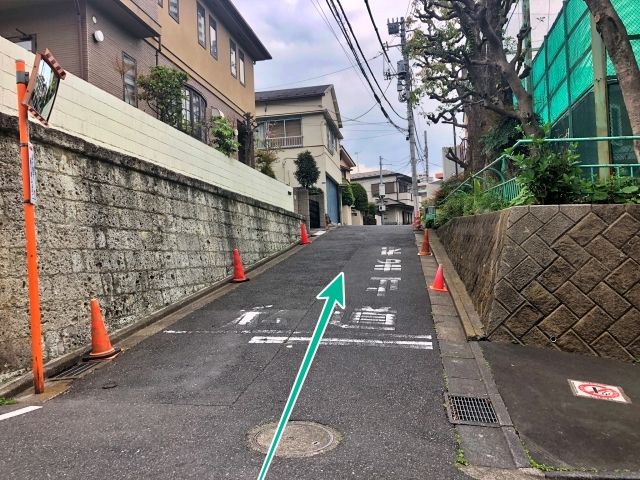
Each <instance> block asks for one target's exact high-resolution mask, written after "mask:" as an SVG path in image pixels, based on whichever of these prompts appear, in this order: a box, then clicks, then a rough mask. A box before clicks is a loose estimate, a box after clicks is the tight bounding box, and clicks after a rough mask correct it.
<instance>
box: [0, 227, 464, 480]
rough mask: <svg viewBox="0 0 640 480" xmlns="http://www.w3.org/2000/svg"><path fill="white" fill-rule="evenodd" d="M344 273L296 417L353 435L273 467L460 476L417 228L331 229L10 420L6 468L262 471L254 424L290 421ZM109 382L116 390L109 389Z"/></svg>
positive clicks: (92, 473)
mask: <svg viewBox="0 0 640 480" xmlns="http://www.w3.org/2000/svg"><path fill="white" fill-rule="evenodd" d="M340 271H344V273H345V278H346V295H347V297H346V302H347V308H346V309H345V310H344V311H341V312H339V313H337V314H335V315H334V317H333V319H332V323H331V325H329V327H328V329H327V331H326V333H325V339H327V341H326V342H325V343H323V344H322V345H321V346H320V349H319V351H318V354H317V355H316V359H315V362H314V364H313V366H312V368H311V371H310V373H309V376H308V378H307V382H306V384H305V386H304V389H303V391H302V394H301V396H300V398H299V400H298V403H297V405H296V407H295V410H294V412H293V415H292V420H304V421H312V422H318V423H320V424H322V425H328V426H330V427H332V428H334V429H336V430H337V431H338V432H340V434H341V437H342V438H341V441H340V444H339V445H338V446H337V447H336V448H335V449H333V450H330V451H328V452H325V453H322V454H319V455H316V456H312V457H306V458H279V457H277V458H276V459H275V460H274V463H273V465H272V467H271V470H270V472H269V475H268V478H272V479H281V480H282V479H291V480H293V479H295V480H302V479H309V480H311V479H314V480H318V479H348V478H353V479H438V480H444V479H458V478H460V479H461V478H467V477H466V476H465V475H463V474H462V473H461V472H459V471H458V470H457V469H456V468H455V466H454V461H455V440H454V431H453V429H452V427H451V426H450V425H449V423H448V421H447V419H446V413H445V410H444V407H443V395H442V393H443V389H444V381H443V377H442V368H441V363H440V359H439V352H438V346H437V341H436V339H435V332H434V328H433V323H432V320H431V318H430V315H429V311H430V308H429V305H428V300H427V295H426V294H425V290H424V288H425V282H424V278H423V276H422V272H421V269H420V262H419V259H418V257H417V256H416V248H415V243H414V236H413V233H412V232H411V230H410V228H409V227H391V226H389V227H345V228H340V229H337V230H335V231H332V232H329V233H327V234H325V235H324V236H322V237H320V238H318V239H317V240H316V241H314V242H313V243H312V244H311V245H309V246H307V247H305V248H304V249H302V250H301V251H300V252H298V253H296V254H295V255H294V256H292V257H290V258H289V259H287V260H286V261H284V262H281V263H279V264H278V265H276V266H275V267H274V268H272V269H270V270H269V271H267V272H266V273H264V274H262V275H260V276H258V277H256V278H254V279H253V280H251V281H250V282H247V283H244V284H242V285H240V286H239V287H238V288H237V289H235V290H233V291H232V292H231V293H229V294H227V295H225V296H223V297H221V298H219V299H218V300H216V301H214V302H212V303H210V304H208V305H206V306H205V307H204V308H202V309H201V310H198V311H196V312H194V313H192V314H190V315H189V316H187V317H185V318H184V319H182V320H180V321H179V322H177V323H176V324H174V325H173V326H172V327H171V329H170V330H165V331H163V332H161V333H158V334H156V335H154V336H152V337H149V338H147V339H146V340H144V341H143V342H142V343H140V344H139V345H138V346H136V347H135V348H133V349H131V350H129V351H126V352H125V353H124V354H122V355H120V356H119V357H118V358H117V359H116V360H114V361H113V362H111V363H110V364H109V365H107V366H105V367H104V368H100V369H98V370H96V371H95V372H93V373H91V374H89V375H88V376H86V377H85V378H83V379H82V380H79V381H76V382H75V383H74V384H73V386H72V388H71V390H70V391H69V392H68V393H67V394H65V395H63V396H60V397H58V398H55V399H54V400H51V401H50V402H47V403H46V404H45V405H44V407H43V408H42V409H40V410H36V411H33V412H30V413H27V414H24V415H21V416H17V417H13V418H10V419H7V420H3V421H0V438H2V447H1V448H2V453H1V454H0V477H1V478H6V479H41V478H56V479H58V478H68V479H83V480H84V479H87V478H109V479H115V478H127V479H129V478H131V479H151V478H153V479H169V478H171V479H174V478H175V479H187V478H189V479H191V478H193V479H243V480H244V479H255V478H257V476H258V472H259V470H260V466H261V464H262V460H263V458H264V456H263V455H262V454H260V453H257V452H255V451H253V450H251V449H249V448H248V446H247V432H249V431H250V430H251V429H252V428H254V427H256V426H258V425H262V424H265V423H268V422H276V421H277V420H278V418H279V416H280V413H281V412H282V408H283V406H284V403H285V401H286V399H287V396H288V394H289V390H290V388H291V386H292V383H293V379H294V378H295V375H296V372H297V370H298V367H299V364H300V362H301V360H302V356H303V355H304V351H305V349H306V338H308V337H309V336H310V333H311V331H312V330H313V327H314V325H315V322H316V321H317V319H318V315H319V313H320V309H321V307H322V302H321V301H318V300H316V299H315V296H316V295H317V294H318V292H320V290H321V289H322V288H323V287H324V286H325V285H326V284H327V283H328V282H329V281H330V280H331V279H332V278H333V277H334V276H335V275H336V274H337V273H339V272H340ZM105 387H110V388H105Z"/></svg>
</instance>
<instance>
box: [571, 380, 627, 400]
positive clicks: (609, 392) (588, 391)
mask: <svg viewBox="0 0 640 480" xmlns="http://www.w3.org/2000/svg"><path fill="white" fill-rule="evenodd" d="M569 385H571V390H573V394H574V395H575V396H576V397H587V398H596V399H598V400H609V401H611V402H620V403H631V400H629V398H628V397H627V396H626V395H625V394H624V392H623V391H622V387H617V386H615V385H605V384H603V383H596V382H585V381H582V380H569Z"/></svg>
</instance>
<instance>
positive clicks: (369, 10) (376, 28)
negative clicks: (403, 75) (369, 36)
mask: <svg viewBox="0 0 640 480" xmlns="http://www.w3.org/2000/svg"><path fill="white" fill-rule="evenodd" d="M364 4H365V5H366V6H367V11H368V12H369V18H370V19H371V24H372V25H373V29H374V30H375V32H376V37H378V43H380V46H381V47H382V53H383V54H384V56H385V57H387V61H388V62H389V64H391V59H390V58H389V54H388V53H387V49H386V48H385V46H384V43H382V38H380V32H379V31H378V26H377V25H376V21H375V20H374V18H373V13H371V7H370V6H369V0H364Z"/></svg>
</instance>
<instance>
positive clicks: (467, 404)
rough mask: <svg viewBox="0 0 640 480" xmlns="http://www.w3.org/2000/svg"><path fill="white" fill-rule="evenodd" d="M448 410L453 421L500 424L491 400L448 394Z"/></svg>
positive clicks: (487, 424) (489, 424) (472, 423)
mask: <svg viewBox="0 0 640 480" xmlns="http://www.w3.org/2000/svg"><path fill="white" fill-rule="evenodd" d="M446 397H447V412H448V413H449V420H450V421H451V423H461V424H465V425H484V426H493V427H497V426H500V423H499V422H498V416H497V415H496V411H495V410H494V408H493V404H492V403H491V400H489V399H488V398H484V397H468V396H463V395H448V394H447V396H446Z"/></svg>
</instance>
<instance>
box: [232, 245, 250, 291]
mask: <svg viewBox="0 0 640 480" xmlns="http://www.w3.org/2000/svg"><path fill="white" fill-rule="evenodd" d="M231 281H232V282H234V283H240V282H247V281H249V279H248V278H247V277H246V276H245V275H244V266H243V265H242V259H241V258H240V252H239V251H238V249H237V248H234V249H233V280H231Z"/></svg>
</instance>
